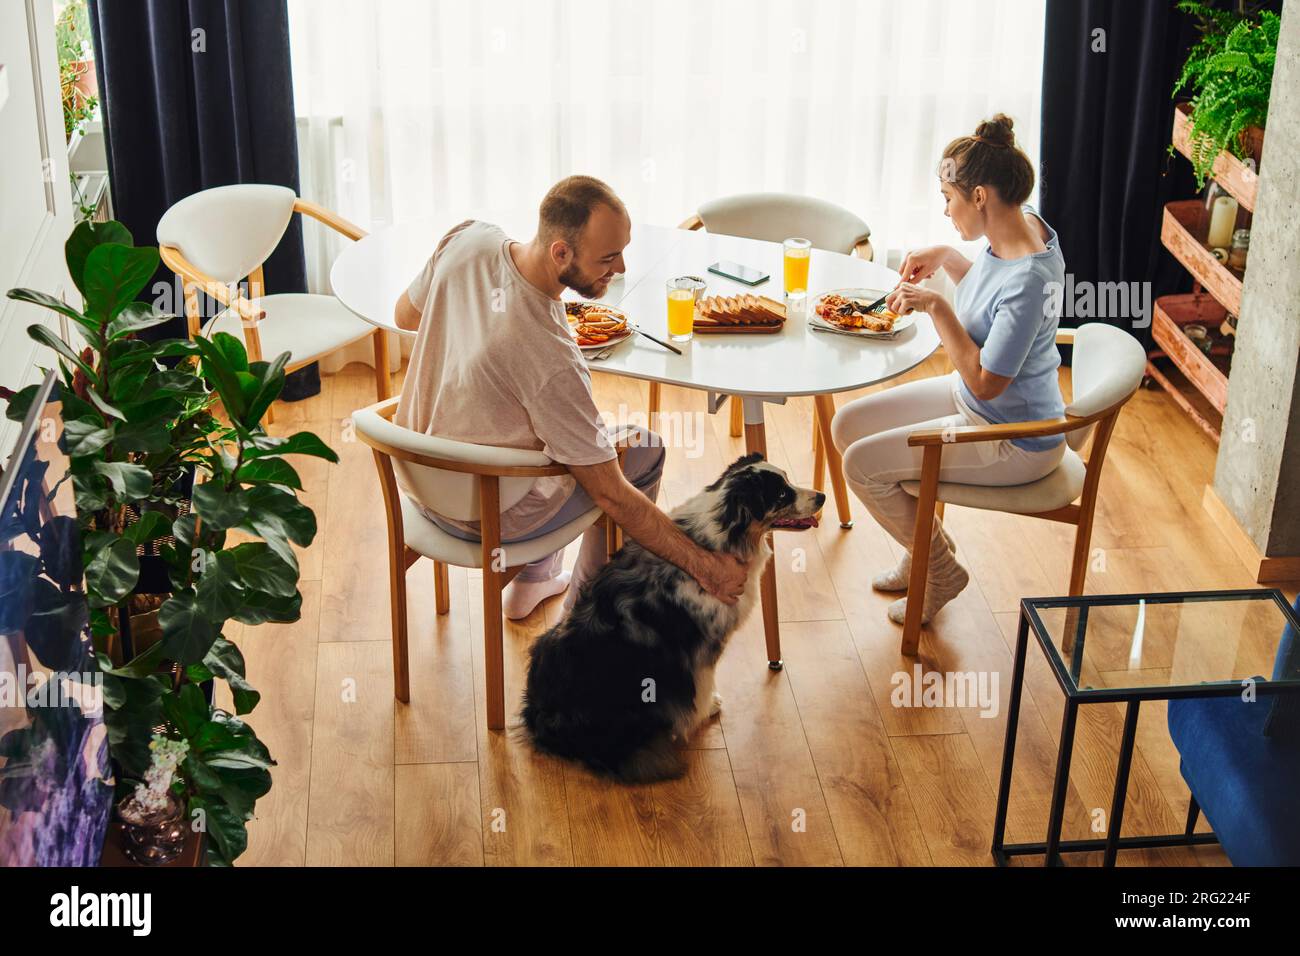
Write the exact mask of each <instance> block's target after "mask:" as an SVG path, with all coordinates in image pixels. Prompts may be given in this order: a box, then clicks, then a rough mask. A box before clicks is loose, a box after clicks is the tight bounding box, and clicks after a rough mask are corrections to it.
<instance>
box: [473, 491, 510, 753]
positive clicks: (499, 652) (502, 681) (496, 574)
mask: <svg viewBox="0 0 1300 956" xmlns="http://www.w3.org/2000/svg"><path fill="white" fill-rule="evenodd" d="M479 522H480V528H481V531H480V534H481V538H480V541H481V542H482V544H481V549H482V550H481V552H480V555H481V559H482V560H481V563H482V565H483V671H484V674H485V676H486V677H487V698H486V704H487V724H488V730H505V729H506V669H505V649H504V647H503V646H502V641H503V638H504V631H505V626H504V624H503V622H502V619H501V591H502V589H503V588H504V587H505V586H506V576H505V573H504V572H505V568H504V567H501V565H502V564H504V561H502V560H501V556H502V551H501V485H500V482H499V480H498V479H497V477H496V476H495V475H480V476H479Z"/></svg>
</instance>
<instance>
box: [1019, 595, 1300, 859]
mask: <svg viewBox="0 0 1300 956" xmlns="http://www.w3.org/2000/svg"><path fill="white" fill-rule="evenodd" d="M1288 623H1290V624H1291V625H1292V626H1293V627H1296V628H1300V622H1297V621H1296V619H1295V614H1294V612H1293V611H1292V609H1291V607H1290V605H1289V604H1288V603H1287V601H1286V599H1285V598H1284V597H1283V595H1282V594H1281V592H1279V591H1277V590H1273V589H1263V590H1246V591H1182V592H1173V593H1168V594H1103V595H1088V596H1080V597H1066V598H1025V599H1024V600H1023V601H1021V602H1020V627H1019V629H1018V631H1017V633H1016V650H1015V660H1014V664H1013V666H1012V677H1011V700H1010V707H1009V710H1008V713H1007V730H1006V740H1005V743H1004V744H1003V749H1002V775H1001V779H1000V780H999V783H998V803H997V815H996V816H995V817H994V822H993V858H994V860H995V861H996V862H997V863H998V865H999V866H1005V865H1006V863H1007V861H1008V859H1009V858H1010V857H1012V856H1019V855H1034V854H1041V855H1043V857H1044V862H1045V865H1060V864H1061V862H1062V861H1061V857H1060V854H1062V853H1081V852H1087V851H1095V850H1103V851H1105V855H1104V860H1103V865H1105V866H1114V864H1115V856H1116V853H1117V852H1118V851H1119V850H1127V849H1151V848H1155V847H1165V846H1190V845H1193V844H1203V843H1215V842H1217V839H1216V837H1215V836H1214V834H1212V833H1199V834H1198V833H1194V832H1193V828H1194V826H1195V823H1196V815H1195V814H1196V810H1197V807H1196V802H1195V800H1193V801H1192V805H1191V812H1190V813H1189V814H1188V822H1187V827H1186V829H1185V831H1184V832H1183V833H1181V834H1174V835H1168V836H1151V837H1121V836H1120V828H1121V827H1122V826H1123V822H1124V799H1125V793H1126V791H1127V790H1128V776H1129V767H1130V765H1131V763H1132V760H1133V743H1134V737H1135V735H1136V733H1137V721H1138V708H1139V707H1140V706H1141V703H1142V701H1144V700H1172V699H1174V698H1180V697H1231V696H1234V695H1240V694H1242V693H1243V692H1244V691H1245V689H1246V687H1247V686H1248V685H1251V684H1253V690H1254V693H1255V694H1256V695H1257V699H1259V700H1261V702H1262V701H1263V700H1264V699H1265V698H1266V697H1267V696H1268V695H1271V694H1275V693H1281V692H1300V673H1296V674H1289V675H1287V679H1284V680H1271V679H1269V678H1268V675H1271V674H1272V673H1273V659H1274V655H1275V652H1276V650H1277V645H1278V641H1279V640H1280V639H1281V636H1282V631H1283V629H1284V628H1285V627H1286V625H1287V624H1288ZM1031 631H1032V632H1033V634H1034V637H1036V638H1037V640H1038V646H1039V647H1040V648H1041V649H1042V652H1043V656H1044V657H1046V658H1047V662H1048V664H1049V665H1050V666H1051V669H1052V673H1053V674H1054V675H1055V676H1056V682H1057V683H1058V684H1059V685H1060V687H1061V690H1062V692H1063V693H1064V694H1065V714H1064V716H1063V718H1062V721H1061V740H1060V749H1059V750H1058V752H1057V758H1056V776H1055V781H1054V783H1053V785H1052V804H1051V812H1050V814H1049V817H1048V823H1047V839H1046V840H1045V841H1044V842H1042V843H1013V844H1008V843H1005V842H1004V839H1003V838H1004V835H1005V833H1006V823H1007V803H1008V800H1009V799H1010V796H1011V769H1012V766H1013V765H1014V762H1015V753H1016V730H1017V724H1018V722H1019V718H1020V693H1021V690H1022V687H1023V685H1024V680H1025V653H1026V647H1027V644H1028V641H1029V633H1030V632H1031ZM1116 702H1119V703H1123V704H1125V705H1126V708H1125V713H1124V731H1123V737H1122V739H1121V742H1120V750H1119V762H1118V765H1117V767H1116V771H1115V790H1114V793H1113V795H1112V798H1111V807H1110V816H1109V818H1108V821H1107V823H1108V829H1107V831H1106V837H1105V839H1093V840H1066V841H1062V840H1061V821H1062V816H1063V814H1064V810H1065V795H1066V790H1067V788H1068V785H1069V780H1070V757H1071V753H1072V750H1073V748H1074V729H1075V722H1076V719H1077V717H1078V712H1079V707H1080V706H1081V705H1083V704H1100V703H1116Z"/></svg>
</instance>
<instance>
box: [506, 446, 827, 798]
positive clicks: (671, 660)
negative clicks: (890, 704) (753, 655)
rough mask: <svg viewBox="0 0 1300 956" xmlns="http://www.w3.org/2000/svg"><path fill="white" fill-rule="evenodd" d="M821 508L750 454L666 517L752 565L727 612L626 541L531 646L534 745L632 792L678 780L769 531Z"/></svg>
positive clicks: (807, 521) (809, 519)
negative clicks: (633, 786) (684, 748)
mask: <svg viewBox="0 0 1300 956" xmlns="http://www.w3.org/2000/svg"><path fill="white" fill-rule="evenodd" d="M825 500H826V496H825V495H823V494H822V493H821V492H818V491H812V490H810V489H805V488H796V487H794V486H793V485H791V484H790V482H789V481H788V480H787V479H786V476H785V473H784V472H782V471H781V470H780V469H779V468H776V467H774V466H772V465H770V464H768V463H767V462H765V461H764V460H763V456H762V455H758V454H751V455H746V456H744V457H743V458H740V459H738V460H737V461H735V462H734V463H732V465H731V466H730V467H729V468H727V470H726V471H724V472H723V473H722V476H721V477H720V478H719V479H718V480H717V481H715V482H714V483H713V484H711V485H709V486H708V487H707V488H705V489H704V490H703V491H702V492H700V493H699V494H698V495H696V496H695V497H694V498H692V499H690V500H689V501H687V502H686V503H685V504H683V505H681V506H680V507H678V508H676V509H674V510H673V511H672V512H671V517H672V519H673V520H674V521H675V522H676V523H677V526H678V527H679V528H681V529H682V531H684V532H685V533H686V534H687V535H688V536H689V537H690V538H691V539H693V540H694V541H695V543H696V544H698V545H700V546H701V547H703V548H707V549H708V550H710V551H725V552H728V553H730V554H734V555H735V556H736V557H738V558H740V559H741V560H743V561H747V562H749V580H748V582H747V583H746V585H745V592H744V594H743V595H741V598H740V600H739V601H738V602H737V603H736V604H734V605H728V604H724V603H723V602H722V601H719V600H718V599H717V598H715V597H713V596H712V595H711V594H709V593H708V592H707V591H705V590H703V589H702V588H701V587H700V586H699V584H698V583H696V581H695V579H694V578H692V577H691V576H690V575H688V574H687V573H686V572H685V571H682V570H680V569H679V568H677V567H676V566H675V565H673V564H670V563H669V562H667V561H664V560H663V559H662V558H659V557H657V556H656V555H654V554H651V553H650V552H649V551H647V550H645V549H644V548H642V547H641V546H640V545H638V544H637V543H636V542H634V541H628V543H627V544H626V545H625V546H624V547H623V548H622V549H620V550H619V552H618V553H617V554H616V555H614V558H613V560H611V561H610V562H609V564H607V565H606V566H605V567H604V568H603V569H601V571H600V573H598V574H597V575H596V576H595V577H593V578H592V580H591V581H590V583H589V584H588V585H587V586H586V587H584V588H583V590H582V593H581V594H580V595H579V597H578V600H577V602H576V603H575V605H574V607H573V610H572V611H571V612H570V613H569V615H568V617H567V618H565V620H564V621H563V622H561V623H560V624H558V625H556V626H555V627H553V628H552V629H551V630H549V631H547V632H546V633H545V634H543V635H542V636H541V637H540V638H538V640H537V642H536V643H535V644H534V645H533V648H532V652H531V655H530V661H529V668H528V683H527V689H526V691H525V694H524V708H523V720H524V726H525V727H526V728H527V731H528V733H529V735H530V736H531V738H532V741H533V744H534V745H535V746H536V747H537V748H538V749H539V750H542V751H545V752H547V753H551V754H555V755H557V756H560V757H566V758H568V759H570V760H576V761H578V762H580V763H582V764H585V765H586V766H587V767H589V768H590V769H592V770H593V771H595V772H597V773H600V774H604V775H607V776H611V777H614V778H615V779H618V780H622V781H625V782H629V783H631V782H647V781H651V780H663V779H668V778H671V777H676V776H680V775H681V774H682V773H683V772H684V770H685V762H684V759H683V756H682V754H681V752H680V748H679V747H678V746H677V744H678V743H679V742H684V741H685V740H686V739H687V738H688V737H689V736H690V735H691V733H692V732H693V731H694V730H695V729H696V728H698V727H699V726H700V725H701V724H703V723H704V722H705V721H707V720H708V719H709V718H710V717H712V716H713V715H714V714H716V713H718V711H719V709H720V708H721V706H722V698H720V697H719V696H718V695H717V693H716V692H715V690H714V686H713V670H714V667H715V665H716V664H717V662H718V657H719V656H720V655H721V654H722V649H723V647H725V646H726V643H727V639H728V638H729V637H731V635H732V634H734V633H735V631H736V629H737V628H739V627H740V625H741V624H742V623H743V622H744V620H745V618H746V617H747V616H748V615H749V612H750V611H751V610H752V609H753V607H754V604H755V602H756V601H757V599H758V592H759V575H760V574H761V573H762V571H763V568H764V567H765V566H766V564H767V562H768V561H769V560H771V557H772V552H771V550H770V549H769V548H768V546H767V542H766V537H765V536H766V534H767V532H768V531H769V530H771V529H772V528H773V527H786V528H792V529H795V528H805V527H810V526H811V525H812V524H813V523H814V516H815V515H816V513H817V512H818V511H819V510H820V509H821V506H822V503H823V502H824V501H825Z"/></svg>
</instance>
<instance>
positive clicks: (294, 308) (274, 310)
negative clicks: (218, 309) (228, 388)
mask: <svg viewBox="0 0 1300 956" xmlns="http://www.w3.org/2000/svg"><path fill="white" fill-rule="evenodd" d="M251 301H252V304H253V306H254V307H255V308H259V309H264V310H265V311H266V317H265V318H263V319H262V320H261V321H260V322H258V323H257V337H258V340H259V341H260V342H261V344H262V358H263V359H264V360H265V361H268V362H269V361H270V360H271V359H273V358H275V357H276V356H277V355H279V354H280V353H281V352H288V353H289V365H290V366H295V365H300V364H302V363H303V362H310V361H312V360H313V359H317V358H320V357H321V356H322V355H328V354H329V353H330V352H333V351H334V350H335V349H339V348H342V347H343V346H345V345H347V344H348V343H349V342H355V341H357V339H361V338H365V337H366V336H367V335H369V334H370V333H371V332H373V331H374V330H375V327H374V326H373V325H371V324H370V323H369V322H366V321H365V320H364V319H359V318H357V317H356V316H355V315H354V314H352V313H351V312H349V311H348V310H347V309H346V308H345V307H344V306H343V304H342V303H341V302H339V300H338V299H336V298H334V296H332V295H310V294H306V293H298V292H287V293H284V294H281V295H264V296H262V297H261V298H260V299H253V300H251ZM204 332H205V334H207V335H212V334H213V333H215V332H228V333H229V334H231V335H233V336H234V337H235V338H237V339H239V340H240V341H241V342H243V343H244V345H245V347H247V345H248V340H247V339H246V338H245V336H244V324H243V323H242V322H241V321H240V320H239V316H238V315H236V314H235V313H234V312H231V311H230V310H229V309H227V310H226V311H225V312H222V313H220V314H219V315H217V316H216V317H215V318H213V319H211V320H210V321H209V322H208V324H207V326H205V327H204Z"/></svg>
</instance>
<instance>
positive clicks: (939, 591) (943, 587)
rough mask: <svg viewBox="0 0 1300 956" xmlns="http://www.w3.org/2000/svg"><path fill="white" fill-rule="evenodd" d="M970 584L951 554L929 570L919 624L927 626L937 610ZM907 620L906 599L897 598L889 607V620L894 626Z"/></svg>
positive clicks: (963, 570)
mask: <svg viewBox="0 0 1300 956" xmlns="http://www.w3.org/2000/svg"><path fill="white" fill-rule="evenodd" d="M969 583H970V575H969V574H968V573H967V572H966V569H965V568H963V567H962V566H961V565H960V564H958V563H957V559H956V558H954V557H953V556H952V554H951V553H949V554H948V555H947V560H946V561H942V562H941V563H939V568H938V569H937V570H936V568H934V567H933V566H932V567H931V568H930V575H929V579H928V580H927V581H926V585H925V606H924V607H923V608H922V609H921V623H922V624H929V623H930V620H931V619H932V618H933V617H934V616H935V615H936V614H938V613H939V609H940V608H942V607H943V606H944V605H945V604H947V603H948V602H949V601H951V600H952V599H953V598H955V597H956V596H957V595H958V594H960V593H961V592H962V590H963V589H964V588H965V587H966V585H967V584H969ZM906 618H907V598H899V599H898V600H897V601H895V602H894V603H893V604H891V605H889V619H890V620H891V621H893V622H894V623H895V624H902V623H903V621H904V620H906Z"/></svg>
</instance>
